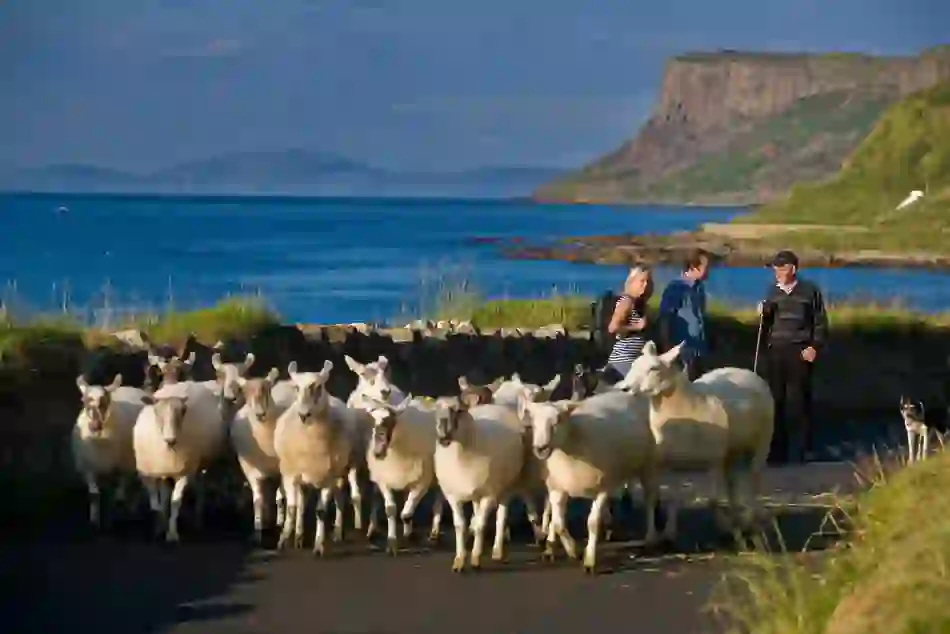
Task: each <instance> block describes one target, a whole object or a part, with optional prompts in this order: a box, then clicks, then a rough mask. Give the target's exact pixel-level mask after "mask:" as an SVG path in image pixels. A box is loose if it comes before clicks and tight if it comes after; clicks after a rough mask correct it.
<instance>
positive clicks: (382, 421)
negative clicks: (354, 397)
mask: <svg viewBox="0 0 950 634" xmlns="http://www.w3.org/2000/svg"><path fill="white" fill-rule="evenodd" d="M410 399H412V394H407V395H406V398H405V399H403V401H402V402H400V403H399V404H397V405H394V404H392V403H389V402H387V401H381V400H376V399H368V404H369V410H368V411H369V415H370V416H371V417H372V419H373V445H372V446H373V455H374V456H376V457H377V458H379V459H380V460H382V459H383V458H385V457H386V453H387V452H388V451H389V444H390V442H392V437H393V430H394V429H395V428H396V422H397V420H398V418H399V414H400V413H402V412H403V411H405V409H406V408H407V407H408V406H409V401H410Z"/></svg>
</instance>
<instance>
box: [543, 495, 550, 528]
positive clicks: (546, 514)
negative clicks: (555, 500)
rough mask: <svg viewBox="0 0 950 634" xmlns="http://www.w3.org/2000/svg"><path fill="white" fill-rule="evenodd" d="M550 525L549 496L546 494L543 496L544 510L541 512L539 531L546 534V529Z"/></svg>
mask: <svg viewBox="0 0 950 634" xmlns="http://www.w3.org/2000/svg"><path fill="white" fill-rule="evenodd" d="M550 527H551V498H550V497H549V496H548V495H545V496H544V511H542V513H541V532H542V533H543V534H544V535H547V534H548V529H549V528H550Z"/></svg>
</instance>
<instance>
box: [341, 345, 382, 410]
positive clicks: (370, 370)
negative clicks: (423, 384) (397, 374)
mask: <svg viewBox="0 0 950 634" xmlns="http://www.w3.org/2000/svg"><path fill="white" fill-rule="evenodd" d="M344 359H345V360H346V365H347V367H348V368H349V369H350V370H351V371H352V372H353V373H354V374H356V376H357V378H358V379H359V383H358V384H357V386H356V390H355V391H356V392H358V393H359V395H360V397H361V398H362V399H364V400H365V399H370V400H380V401H385V402H388V401H389V398H390V397H391V396H392V392H393V387H394V386H393V384H392V382H391V381H390V375H391V372H390V368H389V359H387V358H386V357H384V356H382V355H380V356H379V358H378V359H376V361H373V362H372V363H367V364H362V363H359V362H358V361H356V360H355V359H353V357H351V356H349V355H346V356H344Z"/></svg>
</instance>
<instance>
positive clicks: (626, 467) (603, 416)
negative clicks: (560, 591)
mask: <svg viewBox="0 0 950 634" xmlns="http://www.w3.org/2000/svg"><path fill="white" fill-rule="evenodd" d="M518 418H519V419H521V421H522V422H523V423H524V424H525V425H526V426H529V427H530V428H531V445H532V448H533V450H534V454H535V456H536V457H537V458H538V459H539V460H542V461H543V462H544V466H545V469H544V475H545V484H546V485H547V488H548V499H549V500H550V503H551V508H552V517H551V523H550V525H549V527H548V534H547V544H546V546H545V550H544V553H543V557H544V558H545V559H549V560H551V559H553V558H554V541H555V539H556V538H560V540H561V544H562V545H563V546H564V550H565V551H566V552H567V555H568V557H570V558H571V559H576V558H577V552H576V547H575V544H574V540H573V538H572V537H571V536H570V534H569V533H568V532H567V528H566V526H565V519H566V512H567V502H568V499H569V498H570V497H579V498H588V499H591V500H593V502H592V504H591V508H590V514H589V515H588V518H587V531H588V534H587V547H586V548H585V550H584V571H585V572H588V573H593V572H594V571H595V567H596V562H597V542H598V538H599V532H600V528H601V521H602V516H603V513H604V511H605V509H606V505H607V502H608V500H609V497H610V493H611V491H613V490H614V489H616V488H617V487H618V486H621V485H623V484H624V483H626V482H628V481H629V480H631V479H633V478H638V479H639V480H640V483H641V484H642V485H643V490H644V494H645V497H646V508H647V534H646V543H647V544H648V545H651V544H653V543H655V542H656V541H657V533H656V522H655V515H654V509H655V507H656V500H657V498H658V497H659V486H658V478H657V476H658V472H657V466H656V451H655V448H656V447H655V445H656V443H655V441H654V438H653V434H652V432H651V430H650V426H649V407H648V404H647V402H646V399H645V398H643V397H637V396H632V395H629V394H625V393H623V392H610V393H606V394H598V395H595V396H592V397H590V398H588V399H585V400H583V401H580V402H577V401H555V402H550V401H548V402H540V403H538V402H533V401H532V400H531V398H530V397H529V396H528V395H526V394H522V395H521V396H520V397H519V400H518Z"/></svg>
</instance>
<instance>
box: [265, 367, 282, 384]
mask: <svg viewBox="0 0 950 634" xmlns="http://www.w3.org/2000/svg"><path fill="white" fill-rule="evenodd" d="M264 378H266V379H267V380H268V381H270V382H271V383H274V382H276V381H277V379H278V378H280V370H278V369H277V368H271V369H270V372H268V373H267V376H266V377H264Z"/></svg>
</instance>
